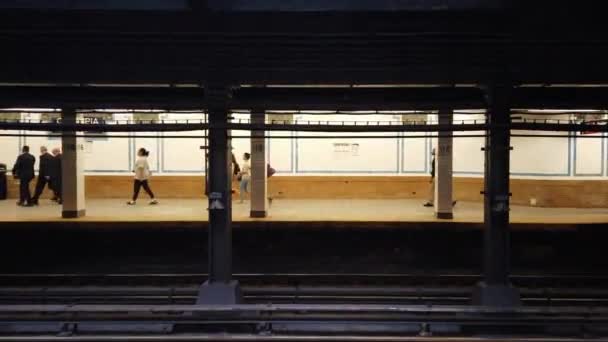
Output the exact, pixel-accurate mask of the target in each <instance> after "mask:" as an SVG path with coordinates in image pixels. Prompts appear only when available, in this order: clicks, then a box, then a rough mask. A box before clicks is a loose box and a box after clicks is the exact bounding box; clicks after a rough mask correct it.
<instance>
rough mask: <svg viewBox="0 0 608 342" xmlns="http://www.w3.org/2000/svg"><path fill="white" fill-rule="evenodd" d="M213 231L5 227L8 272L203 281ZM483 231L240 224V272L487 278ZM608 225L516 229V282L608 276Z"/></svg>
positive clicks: (3, 265) (3, 254) (0, 252)
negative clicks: (176, 276) (531, 277)
mask: <svg viewBox="0 0 608 342" xmlns="http://www.w3.org/2000/svg"><path fill="white" fill-rule="evenodd" d="M207 237H208V236H207V229H206V228H205V227H202V226H201V227H197V226H192V225H186V224H184V225H183V226H180V224H177V223H176V224H175V225H174V226H172V227H167V226H162V227H160V226H158V227H157V226H150V227H141V226H139V227H136V228H135V227H129V226H120V225H115V226H110V227H109V226H103V227H99V228H90V227H88V228H86V229H79V228H69V227H60V226H50V225H48V224H37V225H36V226H29V227H26V226H19V227H14V228H10V227H5V228H3V230H2V248H0V260H2V261H1V262H0V273H205V272H207V263H208V259H207V251H208V239H207ZM482 238H483V231H482V230H481V229H480V228H479V227H466V226H454V227H451V226H448V225H443V226H439V227H433V226H424V227H419V228H397V227H390V228H387V227H377V228H373V227H369V226H366V227H356V226H353V227H351V228H345V227H340V228H337V227H330V226H329V225H328V226H327V227H323V226H322V225H321V226H320V225H318V224H317V225H315V226H312V227H311V226H305V225H302V226H297V225H289V226H285V227H255V226H251V225H245V226H240V225H238V224H237V225H235V227H234V230H233V265H234V272H235V273H263V274H268V273H292V274H293V273H366V274H369V273H377V274H386V273H392V274H402V273H420V274H422V273H441V274H446V273H459V274H462V273H467V274H480V273H481V271H482V269H481V268H482V257H483V239H482ZM607 243H608V230H607V229H605V227H604V226H603V225H589V226H579V227H576V228H572V229H561V228H558V229H549V228H547V229H514V230H513V231H512V235H511V247H512V258H511V259H512V269H513V273H516V274H539V273H540V274H560V275H573V274H586V275H598V276H599V275H603V274H608V267H607V266H608V258H606V257H605V250H606V248H607V245H608V244H607Z"/></svg>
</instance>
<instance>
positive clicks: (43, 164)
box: [32, 146, 53, 205]
mask: <svg viewBox="0 0 608 342" xmlns="http://www.w3.org/2000/svg"><path fill="white" fill-rule="evenodd" d="M52 164H53V156H52V155H51V154H50V153H49V151H48V150H47V149H46V146H41V147H40V164H39V167H38V179H37V180H36V190H35V191H34V197H32V204H33V205H38V199H39V198H40V195H42V191H44V187H45V186H48V187H49V189H51V188H52V187H53V186H52V183H51V173H52V171H51V168H52ZM51 190H52V189H51Z"/></svg>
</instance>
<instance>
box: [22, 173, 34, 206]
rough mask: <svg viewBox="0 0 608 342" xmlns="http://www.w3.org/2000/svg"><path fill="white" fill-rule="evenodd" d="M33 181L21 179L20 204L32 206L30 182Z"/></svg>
mask: <svg viewBox="0 0 608 342" xmlns="http://www.w3.org/2000/svg"><path fill="white" fill-rule="evenodd" d="M31 181H32V180H31V179H20V180H19V203H22V204H26V203H27V204H30V203H32V195H31V193H30V182H31Z"/></svg>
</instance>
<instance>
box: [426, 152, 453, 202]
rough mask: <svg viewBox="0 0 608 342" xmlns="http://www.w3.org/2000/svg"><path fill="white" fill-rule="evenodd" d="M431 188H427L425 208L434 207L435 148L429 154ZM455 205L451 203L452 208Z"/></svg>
mask: <svg viewBox="0 0 608 342" xmlns="http://www.w3.org/2000/svg"><path fill="white" fill-rule="evenodd" d="M431 157H432V158H431V187H430V188H429V195H428V201H426V203H424V206H425V207H432V206H434V205H435V148H433V151H432V152H431ZM455 205H456V201H452V207H453V206H455Z"/></svg>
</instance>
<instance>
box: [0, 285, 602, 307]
mask: <svg viewBox="0 0 608 342" xmlns="http://www.w3.org/2000/svg"><path fill="white" fill-rule="evenodd" d="M198 289H199V287H198V286H169V287H154V286H132V287H128V286H82V287H70V286H57V287H31V286H27V287H0V303H1V304H5V305H6V304H12V305H15V304H68V303H78V304H109V303H121V304H126V303H128V304H193V303H195V302H196V298H197V295H198ZM241 290H242V293H243V297H244V300H245V302H246V303H249V304H254V303H275V304H286V303H292V304H293V303H298V304H338V303H343V304H410V305H414V304H425V305H429V304H430V305H447V304H450V305H463V304H468V303H469V302H470V299H471V294H472V293H473V287H436V286H435V287H432V286H431V287H398V286H392V287H378V286H369V287H364V286H344V287H336V286H248V285H243V286H242V287H241ZM520 294H521V296H522V301H523V302H524V303H525V304H532V305H533V304H537V305H541V304H542V305H543V306H554V307H555V306H566V305H568V306H578V305H584V306H595V307H601V306H608V291H607V290H602V289H597V288H579V289H570V288H538V289H530V288H521V289H520Z"/></svg>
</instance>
